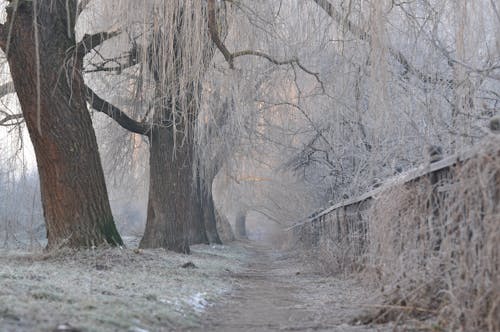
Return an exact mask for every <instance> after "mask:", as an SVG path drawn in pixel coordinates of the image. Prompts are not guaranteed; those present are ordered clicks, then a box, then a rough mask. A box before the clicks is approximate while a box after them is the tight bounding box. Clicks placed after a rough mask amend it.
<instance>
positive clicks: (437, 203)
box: [366, 138, 500, 331]
mask: <svg viewBox="0 0 500 332" xmlns="http://www.w3.org/2000/svg"><path fill="white" fill-rule="evenodd" d="M499 146H500V140H499V139H496V138H495V139H491V140H490V142H488V143H486V144H485V145H484V146H483V147H482V148H481V150H480V151H478V153H477V154H476V155H475V156H474V157H472V158H470V159H468V160H467V161H465V162H463V163H459V164H458V165H457V166H455V167H453V168H452V169H451V172H448V176H447V177H445V178H444V179H441V180H440V181H437V182H434V181H431V176H429V177H426V178H420V179H417V180H415V181H412V182H410V183H406V184H404V185H401V186H397V187H393V188H391V189H389V190H388V191H386V192H384V193H383V194H382V195H381V196H380V197H378V198H377V199H376V200H375V203H374V205H373V207H372V213H371V215H370V225H371V227H370V230H369V247H368V252H367V257H366V259H367V265H366V267H367V269H366V271H371V272H372V273H369V275H370V276H371V277H372V278H373V277H374V278H375V279H376V280H377V281H378V282H379V283H380V284H381V285H383V287H384V294H385V296H386V297H387V299H386V301H387V307H386V308H385V310H383V311H381V312H379V314H380V316H378V317H377V318H376V319H375V320H378V321H383V320H387V319H393V318H394V315H395V314H397V315H399V314H400V313H401V312H402V311H403V312H411V313H413V314H418V315H419V316H422V315H423V316H425V317H427V316H429V315H434V314H438V317H439V322H440V325H441V326H442V327H445V328H446V329H447V330H448V329H450V330H465V331H478V330H487V331H499V330H500V277H499V272H500V271H499V267H500V255H499V245H498V243H499V242H500V215H499V210H500V208H499V199H500V153H499V150H498V147H499ZM388 285H390V286H388ZM391 316H392V317H391Z"/></svg>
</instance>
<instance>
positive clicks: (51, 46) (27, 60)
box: [0, 0, 123, 248]
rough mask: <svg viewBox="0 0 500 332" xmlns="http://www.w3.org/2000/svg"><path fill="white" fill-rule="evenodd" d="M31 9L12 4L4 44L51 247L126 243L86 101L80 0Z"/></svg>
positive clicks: (45, 0)
mask: <svg viewBox="0 0 500 332" xmlns="http://www.w3.org/2000/svg"><path fill="white" fill-rule="evenodd" d="M33 3H34V2H33V1H26V0H21V1H19V2H17V3H15V2H13V3H11V4H10V5H9V6H10V7H11V8H8V18H7V23H6V25H5V26H8V27H9V28H10V38H9V40H8V41H10V42H9V43H7V42H2V43H1V44H0V45H1V46H2V48H3V50H4V51H5V53H6V54H7V59H8V62H9V65H10V71H11V75H12V79H13V82H14V86H15V90H16V92H17V95H18V98H19V101H20V104H21V108H22V111H23V115H24V119H25V121H26V126H27V128H28V131H29V134H30V138H31V141H32V142H33V146H34V150H35V155H36V160H37V166H38V173H39V177H40V190H41V197H42V205H43V210H44V217H45V223H46V226H47V237H48V248H52V247H56V246H60V245H66V246H70V247H90V246H94V245H100V244H104V243H108V244H111V245H122V244H123V243H122V239H121V238H120V235H119V234H118V231H117V229H116V227H115V224H114V221H113V216H112V214H111V208H110V205H109V200H108V194H107V190H106V184H105V181H104V174H103V171H102V167H101V161H100V157H99V153H98V147H97V142H96V138H95V133H94V130H93V128H92V121H91V119H90V115H89V113H88V110H87V104H86V101H85V86H84V81H83V77H82V63H83V55H81V54H78V52H75V50H76V40H75V34H74V30H75V29H74V27H75V21H76V3H77V1H76V0H69V1H63V0H38V2H37V8H33ZM14 6H17V9H16V10H15V13H14V10H13V8H12V7H14ZM35 12H36V13H37V15H36V16H35V15H34V13H35ZM4 30H5V29H4ZM3 32H4V34H3V36H2V37H3V41H5V40H6V39H5V37H6V36H5V31H3ZM36 32H38V33H36Z"/></svg>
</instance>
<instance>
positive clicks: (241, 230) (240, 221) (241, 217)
mask: <svg viewBox="0 0 500 332" xmlns="http://www.w3.org/2000/svg"><path fill="white" fill-rule="evenodd" d="M234 226H235V227H234V229H235V231H236V237H237V238H239V239H246V238H247V237H248V235H247V228H246V215H245V214H244V213H241V212H240V213H238V215H237V216H236V222H235V225H234Z"/></svg>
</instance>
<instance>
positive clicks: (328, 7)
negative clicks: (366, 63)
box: [313, 0, 453, 84]
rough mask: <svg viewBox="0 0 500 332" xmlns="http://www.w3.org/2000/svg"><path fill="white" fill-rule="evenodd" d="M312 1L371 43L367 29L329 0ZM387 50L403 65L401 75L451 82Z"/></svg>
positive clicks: (340, 23) (430, 80)
mask: <svg viewBox="0 0 500 332" xmlns="http://www.w3.org/2000/svg"><path fill="white" fill-rule="evenodd" d="M313 1H314V2H315V3H316V4H317V5H318V6H319V7H320V8H321V9H323V10H324V11H325V12H326V13H327V14H328V16H330V17H331V18H332V19H333V20H335V21H336V22H337V24H339V25H343V26H344V27H346V28H347V31H349V32H350V33H351V34H353V35H354V36H355V37H356V38H358V39H360V40H363V41H366V42H367V43H369V44H371V43H372V37H371V35H370V34H369V33H368V32H367V31H365V30H364V29H363V28H362V27H360V26H358V25H357V24H355V23H354V22H352V21H351V20H349V19H348V18H345V17H343V16H342V14H341V13H340V12H339V11H338V10H337V9H335V7H334V6H333V5H332V4H331V3H330V1H328V0H313ZM388 50H389V53H390V54H391V56H392V57H393V58H394V59H395V60H396V61H397V62H399V64H400V65H401V66H403V68H404V73H403V76H404V75H406V74H407V73H410V74H412V75H414V76H416V77H417V78H418V79H419V80H421V81H422V82H424V83H446V84H452V83H453V82H452V81H451V80H447V79H443V78H440V77H437V76H432V75H428V74H425V73H422V72H421V71H420V70H418V69H417V68H415V67H414V66H412V65H411V63H410V61H408V59H407V58H406V57H405V56H404V54H403V53H402V52H401V51H399V50H396V49H394V48H393V47H391V46H390V45H389V46H388Z"/></svg>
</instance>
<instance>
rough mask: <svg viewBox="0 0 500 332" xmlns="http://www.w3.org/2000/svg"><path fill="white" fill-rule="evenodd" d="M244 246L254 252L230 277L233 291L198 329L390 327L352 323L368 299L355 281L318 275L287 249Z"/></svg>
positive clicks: (308, 329) (380, 329)
mask: <svg viewBox="0 0 500 332" xmlns="http://www.w3.org/2000/svg"><path fill="white" fill-rule="evenodd" d="M243 246H245V247H246V249H247V250H248V251H249V252H251V253H252V254H251V255H249V256H248V257H249V258H248V259H249V262H248V267H247V269H246V270H245V271H244V272H242V273H241V272H240V273H234V274H233V275H232V279H233V281H234V284H235V286H234V290H233V292H232V294H231V295H230V296H229V297H228V298H226V299H225V300H223V301H222V303H219V304H217V305H214V306H213V307H211V308H210V309H208V311H207V312H206V313H205V315H204V317H201V318H202V319H201V321H202V322H203V323H202V324H203V325H202V327H201V328H200V329H199V331H392V330H393V327H390V326H380V325H378V326H371V327H370V326H356V325H350V322H352V321H353V319H355V318H356V317H358V316H359V315H360V314H362V312H363V309H364V308H365V307H364V306H363V305H360V304H367V301H368V298H370V297H372V296H371V294H370V293H369V292H368V291H367V290H365V289H364V288H363V285H360V284H359V283H357V282H356V281H354V280H339V279H337V278H333V277H325V276H321V275H319V274H317V273H315V272H314V271H313V270H312V269H311V268H310V267H307V266H305V264H304V263H303V262H302V261H301V260H299V259H297V258H296V257H294V256H292V255H290V253H287V252H279V251H275V250H273V249H271V248H268V247H263V246H259V245H256V244H251V243H245V244H243ZM192 331H198V330H192Z"/></svg>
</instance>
